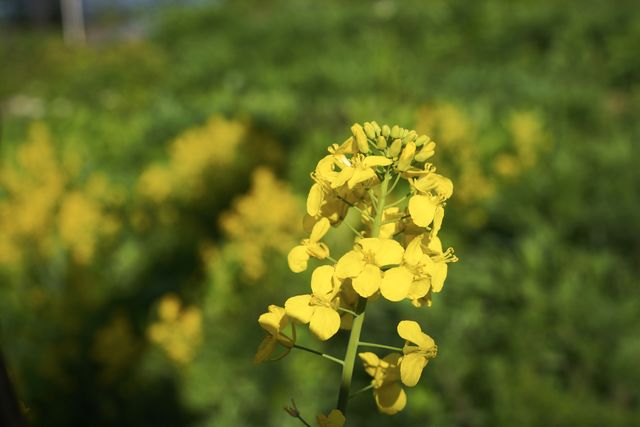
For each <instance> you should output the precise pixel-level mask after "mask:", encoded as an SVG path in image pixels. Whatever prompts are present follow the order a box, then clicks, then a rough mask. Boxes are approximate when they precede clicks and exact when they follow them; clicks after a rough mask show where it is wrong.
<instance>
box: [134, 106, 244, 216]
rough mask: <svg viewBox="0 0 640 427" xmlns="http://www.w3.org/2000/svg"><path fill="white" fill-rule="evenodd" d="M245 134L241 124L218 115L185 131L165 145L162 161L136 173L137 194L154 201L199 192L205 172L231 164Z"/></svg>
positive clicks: (203, 189)
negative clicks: (165, 160)
mask: <svg viewBox="0 0 640 427" xmlns="http://www.w3.org/2000/svg"><path fill="white" fill-rule="evenodd" d="M246 133H247V129H246V126H244V125H243V124H242V123H240V122H238V121H231V120H226V119H224V118H222V117H219V116H213V117H211V118H210V119H209V120H208V121H207V122H206V123H205V124H204V125H202V126H198V127H195V128H192V129H189V130H187V131H185V132H184V133H182V134H181V135H179V136H178V137H177V138H176V139H175V140H174V141H173V142H172V143H171V145H170V146H169V150H168V151H169V158H168V161H167V162H166V163H164V164H163V163H154V164H151V165H149V167H148V168H147V169H146V170H145V171H143V173H142V174H141V175H140V178H139V179H138V184H137V189H138V192H139V194H141V195H142V196H144V197H146V198H148V199H149V200H152V201H154V202H156V203H162V202H165V201H166V200H167V199H168V198H170V197H174V196H181V197H187V198H191V197H195V196H199V195H201V194H203V193H204V191H205V177H206V175H207V174H208V173H211V172H216V173H218V172H219V171H218V169H219V168H220V167H227V166H230V165H231V164H232V162H233V161H234V159H235V158H236V155H237V151H238V148H239V146H240V145H241V143H242V142H243V140H244V138H245V136H246Z"/></svg>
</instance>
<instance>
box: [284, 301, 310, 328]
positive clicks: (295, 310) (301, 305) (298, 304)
mask: <svg viewBox="0 0 640 427" xmlns="http://www.w3.org/2000/svg"><path fill="white" fill-rule="evenodd" d="M310 302H311V295H296V296H295V297H291V298H289V299H288V300H287V301H286V302H285V303H284V310H285V312H286V314H287V316H289V317H291V318H292V319H295V320H297V321H298V322H301V323H309V321H310V320H311V315H312V314H313V311H314V308H313V307H311V306H310V305H309V303H310Z"/></svg>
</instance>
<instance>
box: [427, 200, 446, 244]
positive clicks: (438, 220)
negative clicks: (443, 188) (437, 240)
mask: <svg viewBox="0 0 640 427" xmlns="http://www.w3.org/2000/svg"><path fill="white" fill-rule="evenodd" d="M443 219H444V208H443V207H442V206H438V207H437V208H436V212H435V214H434V215H433V225H432V226H431V233H430V235H431V238H434V237H435V236H437V235H438V233H439V232H440V229H441V228H442V220H443Z"/></svg>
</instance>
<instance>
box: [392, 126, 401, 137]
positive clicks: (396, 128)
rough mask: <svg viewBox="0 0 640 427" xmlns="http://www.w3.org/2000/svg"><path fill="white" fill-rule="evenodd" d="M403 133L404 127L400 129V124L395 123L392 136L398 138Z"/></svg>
mask: <svg viewBox="0 0 640 427" xmlns="http://www.w3.org/2000/svg"><path fill="white" fill-rule="evenodd" d="M401 133H402V129H400V126H398V125H394V126H393V127H392V128H391V134H390V135H391V138H393V139H396V138H400V134H401Z"/></svg>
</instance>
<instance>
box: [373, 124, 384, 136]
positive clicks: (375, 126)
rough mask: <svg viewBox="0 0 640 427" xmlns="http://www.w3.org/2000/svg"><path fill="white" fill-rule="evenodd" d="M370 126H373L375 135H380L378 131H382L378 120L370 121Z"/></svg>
mask: <svg viewBox="0 0 640 427" xmlns="http://www.w3.org/2000/svg"><path fill="white" fill-rule="evenodd" d="M371 126H373V130H375V132H376V135H380V133H382V129H380V125H379V124H378V122H376V121H373V122H371Z"/></svg>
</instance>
